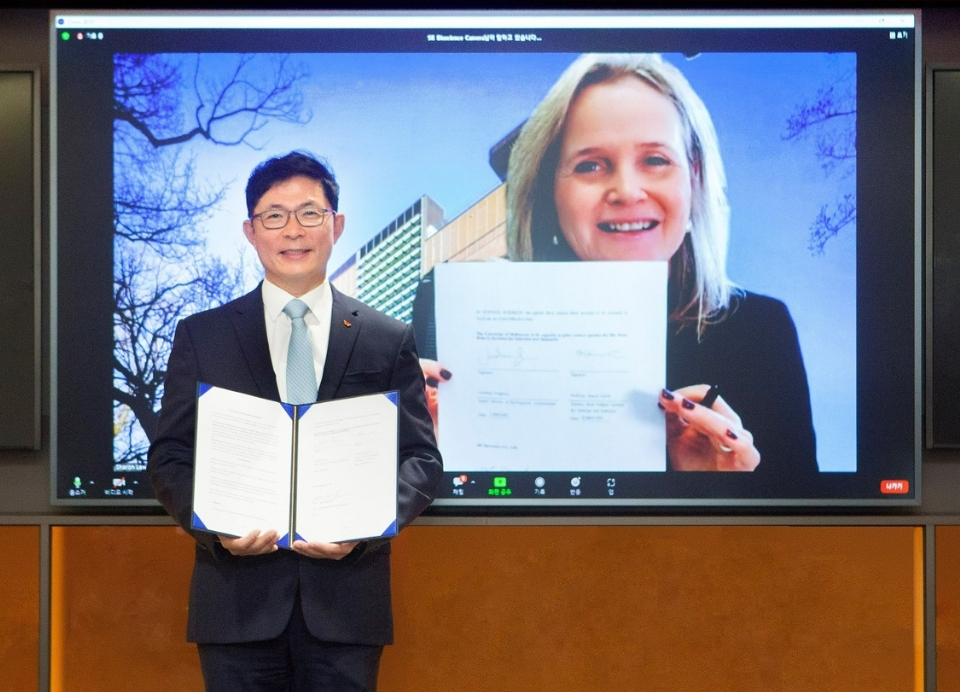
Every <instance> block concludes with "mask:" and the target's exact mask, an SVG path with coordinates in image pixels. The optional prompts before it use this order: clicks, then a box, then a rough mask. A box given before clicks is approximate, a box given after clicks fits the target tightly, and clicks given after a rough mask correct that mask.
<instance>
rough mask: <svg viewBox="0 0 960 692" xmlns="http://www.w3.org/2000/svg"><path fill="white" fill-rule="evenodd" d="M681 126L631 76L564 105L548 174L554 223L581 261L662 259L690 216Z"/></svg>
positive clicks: (665, 103)
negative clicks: (562, 124) (556, 152)
mask: <svg viewBox="0 0 960 692" xmlns="http://www.w3.org/2000/svg"><path fill="white" fill-rule="evenodd" d="M691 185H692V182H691V172H690V165H689V164H688V162H687V155H686V147H685V145H684V137H683V124H682V123H681V120H680V114H679V113H678V112H677V109H676V106H674V104H673V102H671V101H670V99H668V98H667V97H666V96H664V95H663V94H661V93H660V92H659V91H657V90H656V89H654V88H653V87H652V86H650V85H649V84H647V83H646V82H644V81H642V80H640V79H639V78H635V77H630V76H627V77H621V78H619V79H617V80H614V81H610V82H603V83H600V84H593V85H591V86H588V87H587V88H586V89H584V90H583V91H582V92H580V94H579V96H577V98H576V100H575V101H574V102H573V104H572V105H571V107H570V112H569V113H568V115H567V122H566V127H565V129H564V132H563V140H562V142H561V146H560V161H559V164H558V165H557V171H556V174H555V177H554V186H553V191H554V201H555V202H556V206H557V218H558V220H559V222H560V229H561V230H562V231H563V236H564V238H566V240H567V243H568V244H569V245H570V247H571V248H572V249H573V251H574V252H575V253H576V255H577V257H579V258H580V259H582V260H669V259H670V258H671V257H673V254H674V253H675V252H676V251H677V249H678V248H679V247H680V245H681V244H682V243H683V237H684V234H685V233H686V231H687V223H688V220H689V218H690V199H691V194H692V192H691Z"/></svg>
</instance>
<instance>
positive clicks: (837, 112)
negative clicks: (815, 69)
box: [782, 72, 857, 255]
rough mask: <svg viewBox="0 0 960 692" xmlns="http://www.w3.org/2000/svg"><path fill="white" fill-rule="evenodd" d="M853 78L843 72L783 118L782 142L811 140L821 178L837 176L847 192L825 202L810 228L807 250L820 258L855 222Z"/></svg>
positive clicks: (854, 105)
mask: <svg viewBox="0 0 960 692" xmlns="http://www.w3.org/2000/svg"><path fill="white" fill-rule="evenodd" d="M855 80H856V74H855V72H849V73H847V72H845V73H843V74H841V75H840V76H839V77H838V79H837V80H836V81H835V82H834V83H833V84H830V85H829V86H825V87H821V88H820V89H818V90H817V94H816V96H815V97H814V98H813V99H811V100H809V101H806V102H804V103H801V104H799V105H798V106H797V107H796V109H795V110H794V113H793V115H791V116H790V117H789V118H787V123H786V128H785V131H784V133H783V135H782V138H783V139H784V140H787V141H790V140H793V141H800V140H804V139H808V138H812V139H813V143H814V155H815V156H816V158H817V162H818V163H819V164H820V168H821V170H822V171H823V173H824V175H825V176H827V177H829V176H833V175H837V176H839V177H840V179H841V180H843V181H846V182H847V184H848V185H849V188H850V192H846V193H843V194H842V195H841V196H840V198H839V199H837V200H834V201H830V202H826V203H824V204H822V205H821V206H820V211H819V213H818V214H817V216H816V217H815V218H814V220H813V222H812V223H811V224H810V237H809V242H808V245H807V247H808V249H809V250H810V252H811V254H814V255H822V254H823V253H824V252H825V247H826V244H827V242H828V241H829V240H830V239H831V238H834V237H836V236H837V235H838V234H839V233H840V231H842V230H843V229H844V228H846V227H847V226H849V225H851V224H855V223H856V220H857V196H856V160H857V98H856V81H855Z"/></svg>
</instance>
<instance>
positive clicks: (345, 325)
mask: <svg viewBox="0 0 960 692" xmlns="http://www.w3.org/2000/svg"><path fill="white" fill-rule="evenodd" d="M343 326H344V327H352V326H353V324H351V323H350V322H347V321H346V320H344V321H343Z"/></svg>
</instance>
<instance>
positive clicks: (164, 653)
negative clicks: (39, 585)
mask: <svg viewBox="0 0 960 692" xmlns="http://www.w3.org/2000/svg"><path fill="white" fill-rule="evenodd" d="M193 546H194V542H193V539H191V538H188V537H187V536H186V535H184V534H183V533H182V532H181V531H180V530H179V529H177V528H174V527H166V526H71V527H55V528H54V529H53V537H52V547H51V552H52V558H51V559H52V562H53V565H52V570H51V571H52V578H51V582H52V583H51V592H52V593H51V601H52V603H51V621H52V622H51V640H52V642H51V649H52V651H51V675H50V683H51V684H50V689H51V691H52V692H114V691H116V692H129V690H136V691H137V692H170V690H176V692H191V691H193V690H196V691H201V690H203V683H202V680H201V676H200V662H199V660H198V659H197V653H196V648H195V647H194V646H193V645H192V644H187V642H186V631H187V594H188V589H189V583H190V571H191V569H192V566H193Z"/></svg>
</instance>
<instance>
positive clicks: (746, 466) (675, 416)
mask: <svg viewBox="0 0 960 692" xmlns="http://www.w3.org/2000/svg"><path fill="white" fill-rule="evenodd" d="M709 389H710V388H709V387H708V386H707V385H705V384H698V385H693V386H691V387H682V388H680V389H677V390H675V391H673V392H671V391H669V390H666V389H664V390H663V391H662V392H660V402H659V404H658V405H659V406H660V408H661V409H662V410H663V411H664V413H665V414H666V418H667V456H668V457H669V459H670V468H671V469H673V470H674V471H753V470H754V469H755V468H757V465H758V464H759V463H760V452H758V451H757V448H756V447H754V446H753V435H751V434H750V431H749V430H744V429H743V426H742V424H741V422H740V416H738V415H737V412H736V411H734V410H733V409H732V408H730V406H729V405H727V402H726V401H724V400H723V397H718V398H717V400H716V401H715V402H714V403H713V405H712V406H711V407H710V408H707V407H706V406H701V405H700V404H699V403H698V402H699V401H701V400H702V399H703V398H704V397H705V396H706V394H707V391H708V390H709Z"/></svg>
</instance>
